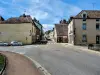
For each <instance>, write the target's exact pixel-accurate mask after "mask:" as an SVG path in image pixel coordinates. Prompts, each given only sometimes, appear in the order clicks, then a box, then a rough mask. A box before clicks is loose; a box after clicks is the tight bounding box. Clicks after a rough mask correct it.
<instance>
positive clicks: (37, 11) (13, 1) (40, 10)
mask: <svg viewBox="0 0 100 75" xmlns="http://www.w3.org/2000/svg"><path fill="white" fill-rule="evenodd" d="M99 3H100V0H0V15H1V16H3V18H4V19H8V18H10V17H18V16H20V15H22V14H23V13H26V14H27V15H31V17H32V18H34V17H36V18H37V19H38V20H39V21H40V23H41V24H42V25H43V27H44V31H47V30H49V29H52V28H53V27H54V24H56V23H59V21H60V20H61V19H66V20H68V19H69V17H70V16H75V15H77V14H78V13H79V12H80V11H81V10H93V9H95V10H99V9H100V6H99ZM93 4H94V8H93Z"/></svg>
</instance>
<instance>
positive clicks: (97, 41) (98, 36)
mask: <svg viewBox="0 0 100 75" xmlns="http://www.w3.org/2000/svg"><path fill="white" fill-rule="evenodd" d="M96 44H100V35H97V36H96Z"/></svg>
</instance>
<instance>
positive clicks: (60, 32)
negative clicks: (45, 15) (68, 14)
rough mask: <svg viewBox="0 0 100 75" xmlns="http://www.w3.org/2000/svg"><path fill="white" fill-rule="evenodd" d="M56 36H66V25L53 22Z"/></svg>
mask: <svg viewBox="0 0 100 75" xmlns="http://www.w3.org/2000/svg"><path fill="white" fill-rule="evenodd" d="M55 28H56V32H57V36H67V35H68V33H67V32H68V25H67V24H66V25H65V24H55Z"/></svg>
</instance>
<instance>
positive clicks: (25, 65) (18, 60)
mask: <svg viewBox="0 0 100 75" xmlns="http://www.w3.org/2000/svg"><path fill="white" fill-rule="evenodd" d="M0 53H2V54H4V55H5V56H6V57H7V59H8V64H7V68H6V71H5V75H41V74H40V73H39V71H38V70H37V68H36V67H35V65H34V64H33V62H32V61H30V60H29V59H27V58H26V57H24V56H22V55H20V54H17V53H12V52H0Z"/></svg>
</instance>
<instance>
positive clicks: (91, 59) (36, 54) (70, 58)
mask: <svg viewBox="0 0 100 75" xmlns="http://www.w3.org/2000/svg"><path fill="white" fill-rule="evenodd" d="M0 50H2V51H12V52H16V53H20V54H23V55H26V56H28V57H30V58H32V59H33V60H36V61H37V62H38V63H40V64H41V65H42V66H43V67H45V68H46V69H47V70H48V72H50V73H51V75H100V56H98V55H96V54H91V53H88V52H85V51H82V50H79V49H75V48H73V47H69V46H68V47H64V46H62V45H61V44H57V43H53V42H49V43H48V44H47V45H29V46H22V47H0Z"/></svg>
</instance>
